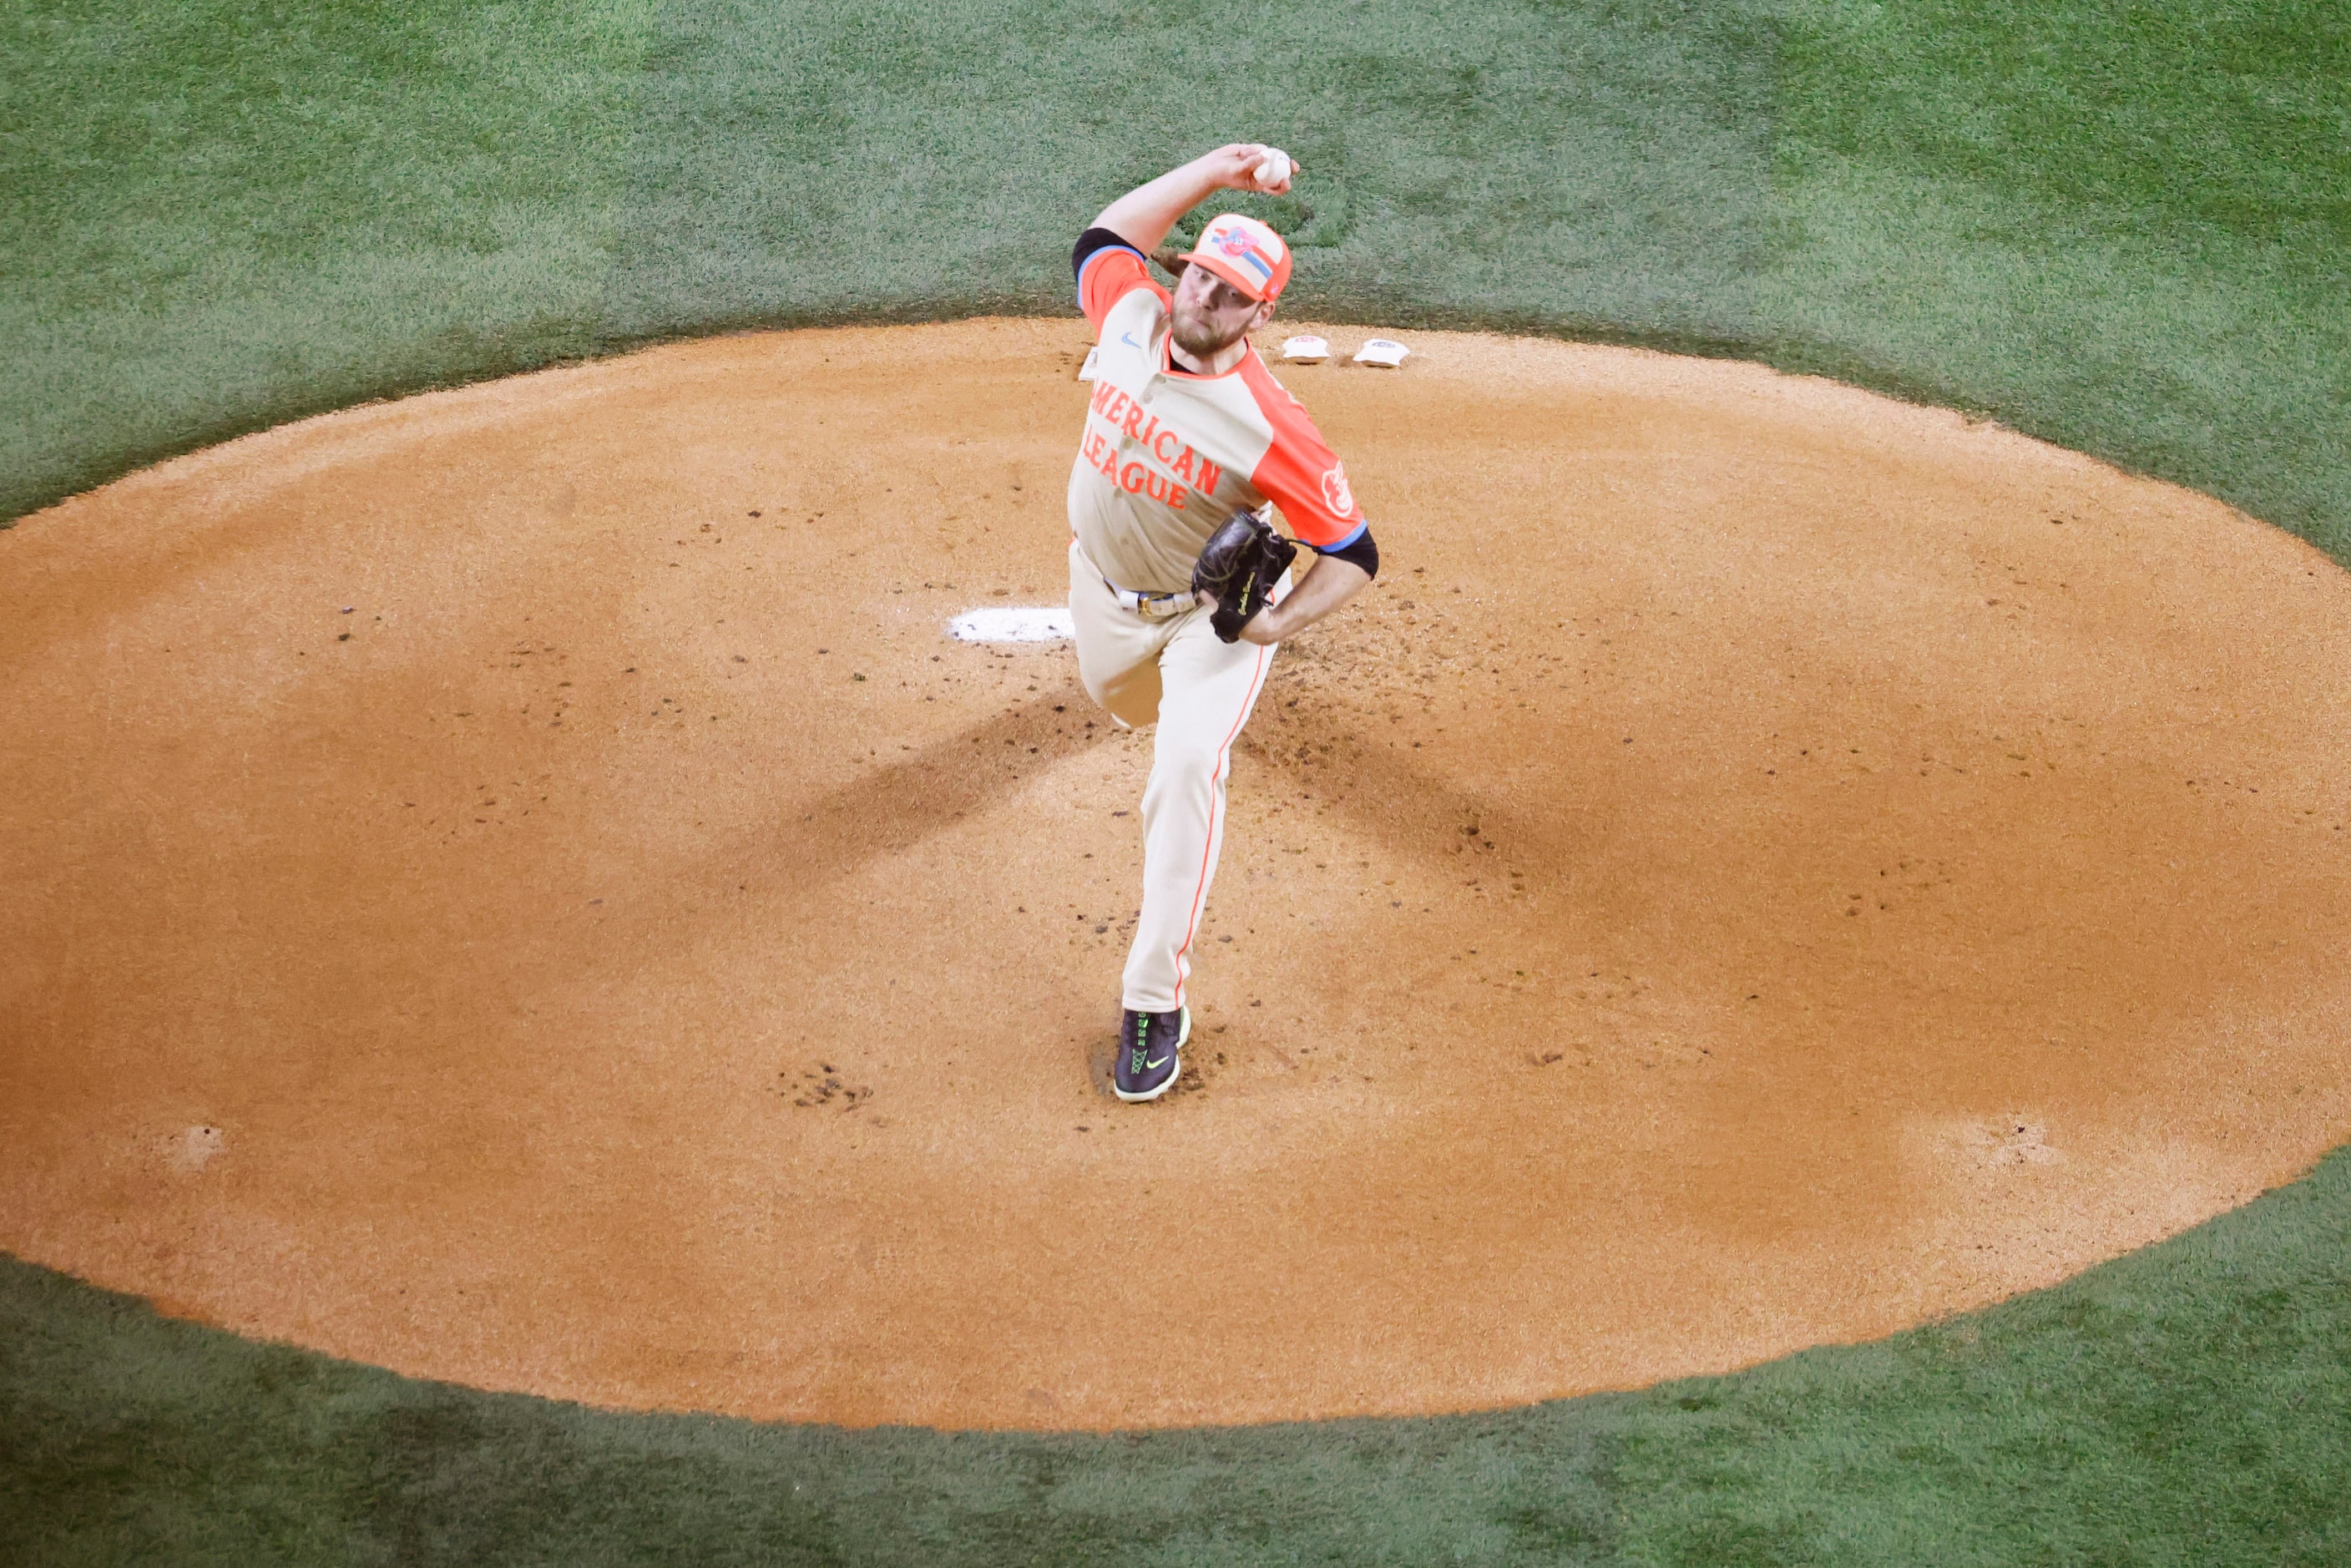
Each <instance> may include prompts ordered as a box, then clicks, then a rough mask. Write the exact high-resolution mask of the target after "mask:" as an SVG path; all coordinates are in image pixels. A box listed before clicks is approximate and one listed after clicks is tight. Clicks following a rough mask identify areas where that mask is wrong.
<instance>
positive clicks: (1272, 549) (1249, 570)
mask: <svg viewBox="0 0 2351 1568" xmlns="http://www.w3.org/2000/svg"><path fill="white" fill-rule="evenodd" d="M1295 559H1298V546H1297V545H1295V544H1294V543H1292V542H1291V541H1290V540H1289V539H1286V538H1282V537H1281V536H1280V534H1278V533H1275V532H1274V531H1273V526H1272V525H1271V524H1270V523H1268V522H1267V521H1266V520H1265V519H1264V518H1263V517H1259V516H1258V514H1256V513H1255V512H1235V513H1234V514H1233V515H1232V516H1231V517H1228V518H1227V519H1226V521H1225V526H1224V527H1222V528H1218V529H1217V531H1216V532H1215V533H1213V534H1210V535H1209V536H1208V542H1207V546H1206V547H1205V548H1203V549H1201V551H1200V559H1198V560H1196V561H1195V562H1193V563H1192V591H1194V592H1195V593H1206V594H1207V595H1209V596H1210V597H1212V598H1213V599H1215V600H1216V601H1217V608H1216V611H1215V612H1214V613H1212V614H1211V615H1210V616H1209V617H1208V625H1209V626H1210V627H1211V628H1212V629H1213V630H1214V631H1215V632H1216V633H1217V640H1218V641H1220V642H1225V643H1238V642H1239V641H1240V635H1241V628H1242V627H1244V626H1246V625H1248V624H1249V621H1250V619H1251V618H1252V617H1254V616H1255V615H1256V614H1257V612H1259V611H1260V610H1262V609H1264V608H1265V607H1266V604H1267V602H1268V601H1269V600H1270V598H1271V597H1272V594H1273V589H1274V585H1275V584H1276V583H1278V582H1280V580H1281V574H1282V573H1283V572H1285V571H1288V570H1290V562H1291V561H1293V560H1295Z"/></svg>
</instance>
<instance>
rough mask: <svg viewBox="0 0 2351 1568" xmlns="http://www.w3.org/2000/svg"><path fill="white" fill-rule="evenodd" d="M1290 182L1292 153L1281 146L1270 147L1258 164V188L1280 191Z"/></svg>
mask: <svg viewBox="0 0 2351 1568" xmlns="http://www.w3.org/2000/svg"><path fill="white" fill-rule="evenodd" d="M1288 183H1290V154H1289V153H1287V152H1283V151H1282V150H1281V149H1280V148H1279V147H1270V148H1268V149H1267V150H1266V154H1265V157H1264V158H1263V159H1261V160H1260V161H1259V163H1258V166H1257V188H1258V189H1259V190H1260V191H1279V190H1280V189H1281V187H1282V186H1284V185H1286V184H1288Z"/></svg>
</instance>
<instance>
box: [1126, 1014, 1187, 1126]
mask: <svg viewBox="0 0 2351 1568" xmlns="http://www.w3.org/2000/svg"><path fill="white" fill-rule="evenodd" d="M1191 1038H1192V1009H1190V1008H1177V1009H1175V1011H1174V1012H1172V1013H1139V1012H1136V1011H1135V1010H1134V1009H1132V1008H1130V1009H1127V1013H1126V1019H1125V1021H1124V1022H1123V1023H1122V1024H1120V1025H1119V1030H1118V1060H1117V1061H1115V1062H1114V1063H1113V1064H1112V1068H1111V1089H1112V1091H1113V1092H1115V1093H1116V1094H1117V1095H1118V1097H1119V1098H1120V1099H1122V1100H1124V1101H1126V1102H1128V1103H1140V1102H1142V1101H1144V1100H1156V1099H1158V1098H1159V1097H1160V1096H1161V1095H1162V1094H1165V1093H1166V1092H1167V1091H1169V1090H1170V1089H1173V1088H1175V1075H1176V1074H1177V1073H1179V1072H1181V1071H1184V1059H1183V1058H1182V1057H1181V1056H1179V1055H1178V1054H1176V1053H1177V1052H1179V1051H1182V1050H1183V1049H1184V1042H1185V1041H1186V1040H1189V1039H1191Z"/></svg>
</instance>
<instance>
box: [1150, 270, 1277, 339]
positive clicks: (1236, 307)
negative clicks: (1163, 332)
mask: <svg viewBox="0 0 2351 1568" xmlns="http://www.w3.org/2000/svg"><path fill="white" fill-rule="evenodd" d="M1264 309H1265V305H1264V302H1263V301H1261V300H1257V299H1251V298H1249V296H1248V295H1246V294H1243V293H1242V292H1241V291H1240V290H1239V289H1238V288H1235V287H1233V286H1232V285H1231V284H1229V283H1227V282H1226V281H1225V280H1224V279H1223V278H1221V277H1217V275H1216V274H1215V273H1213V272H1210V271H1209V270H1208V269H1207V267H1186V268H1185V269H1184V276H1183V277H1181V278H1179V279H1177V280H1176V284H1175V305H1174V307H1173V308H1171V309H1170V310H1169V311H1168V329H1169V330H1170V331H1171V332H1172V333H1173V334H1174V335H1175V346H1176V347H1177V348H1179V349H1181V350H1184V351H1185V352H1186V354H1189V355H1190V356H1191V357H1192V358H1194V359H1196V360H1205V359H1208V358H1210V357H1211V356H1213V355H1217V354H1220V353H1222V352H1224V351H1225V350H1227V349H1228V348H1230V347H1232V345H1233V344H1234V343H1236V342H1238V341H1239V340H1240V337H1241V334H1243V333H1244V332H1247V331H1248V330H1249V329H1250V328H1251V327H1254V326H1256V325H1257V324H1258V322H1259V319H1260V318H1259V312H1260V311H1262V310H1264Z"/></svg>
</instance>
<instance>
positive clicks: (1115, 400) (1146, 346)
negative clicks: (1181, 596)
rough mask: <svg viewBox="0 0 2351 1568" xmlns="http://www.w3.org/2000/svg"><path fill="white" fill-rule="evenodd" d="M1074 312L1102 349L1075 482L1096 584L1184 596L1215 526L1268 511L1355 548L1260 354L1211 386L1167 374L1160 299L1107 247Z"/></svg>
mask: <svg viewBox="0 0 2351 1568" xmlns="http://www.w3.org/2000/svg"><path fill="white" fill-rule="evenodd" d="M1092 234H1106V231H1100V230H1097V231H1092ZM1092 234H1090V235H1089V237H1090V238H1091V237H1092ZM1078 303H1079V305H1080V307H1081V308H1083V309H1084V311H1085V313H1086V319H1087V320H1088V321H1090V322H1092V324H1093V328H1094V331H1095V335H1096V339H1097V348H1098V350H1099V351H1098V352H1097V354H1096V356H1095V361H1094V377H1095V379H1094V382H1093V397H1092V402H1089V403H1088V405H1087V408H1086V428H1085V436H1084V439H1083V440H1082V441H1081V442H1080V444H1079V446H1078V460H1077V462H1076V464H1075V465H1073V466H1072V467H1071V470H1070V527H1071V529H1072V530H1073V531H1074V532H1075V533H1076V534H1077V537H1078V546H1079V548H1080V549H1082V550H1084V551H1085V553H1086V555H1087V557H1088V558H1089V559H1092V562H1093V563H1094V566H1095V567H1096V568H1097V569H1098V570H1100V571H1101V572H1102V575H1103V576H1104V577H1106V578H1108V579H1109V580H1111V581H1112V582H1113V583H1115V584H1116V585H1117V586H1119V587H1121V588H1125V589H1132V590H1134V591H1136V592H1140V593H1178V592H1182V591H1184V590H1185V589H1186V588H1188V587H1189V586H1190V585H1191V581H1192V563H1193V562H1194V561H1195V560H1196V559H1199V554H1200V549H1201V547H1202V546H1203V545H1205V544H1207V542H1208V536H1209V535H1210V534H1212V533H1214V532H1216V530H1217V526H1218V525H1219V524H1221V523H1222V522H1224V520H1225V519H1226V518H1228V517H1231V516H1232V515H1233V513H1234V512H1235V511H1238V510H1239V509H1241V508H1242V507H1257V506H1261V505H1263V504H1264V503H1265V502H1267V501H1269V500H1270V501H1271V502H1273V503H1274V505H1276V506H1278V507H1280V508H1281V515H1282V517H1283V519H1284V520H1285V521H1286V522H1288V523H1289V525H1290V532H1291V533H1293V534H1295V535H1297V536H1298V538H1301V540H1303V541H1304V542H1306V543H1307V544H1310V545H1313V546H1316V547H1318V548H1320V549H1326V550H1329V549H1343V548H1345V547H1347V546H1349V545H1351V544H1353V543H1354V542H1355V541H1356V540H1357V539H1358V538H1362V537H1363V535H1364V529H1365V527H1366V524H1365V522H1364V514H1363V512H1362V510H1361V508H1359V507H1357V506H1356V505H1355V497H1354V496H1353V493H1352V492H1350V490H1349V489H1348V487H1347V474H1346V470H1345V469H1344V468H1343V467H1342V466H1341V465H1340V463H1339V459H1338V458H1337V457H1336V456H1335V455H1333V454H1332V451H1331V449H1330V447H1329V446H1327V445H1325V444H1323V441H1322V435H1321V434H1320V433H1319V432H1317V431H1316V430H1315V428H1314V422H1313V421H1312V420H1311V419H1309V418H1308V417H1307V416H1306V410H1305V408H1304V406H1303V405H1301V403H1300V402H1299V401H1298V400H1297V399H1296V398H1294V397H1292V396H1290V393H1289V392H1285V391H1284V390H1282V387H1281V384H1280V382H1276V381H1275V380H1274V379H1273V376H1272V374H1271V373H1270V372H1269V371H1267V370H1266V368H1265V362H1264V361H1262V360H1259V358H1258V357H1257V350H1255V349H1250V350H1249V351H1248V352H1247V353H1245V354H1244V355H1243V356H1242V357H1241V361H1240V363H1239V364H1238V366H1236V367H1235V368H1234V369H1232V370H1231V371H1227V372H1226V373H1225V374H1223V375H1220V376H1196V375H1193V374H1190V373H1189V372H1187V371H1182V370H1179V369H1177V368H1176V367H1175V362H1174V361H1173V360H1172V359H1171V358H1170V357H1169V354H1168V344H1169V339H1170V328H1169V321H1168V308H1169V298H1168V294H1167V291H1166V290H1165V288H1162V287H1160V286H1159V285H1158V284H1157V283H1155V282H1154V281H1153V280H1152V277H1151V275H1150V274H1149V273H1148V272H1147V271H1145V270H1144V259H1143V256H1142V255H1141V254H1140V253H1139V252H1137V251H1136V250H1134V248H1133V247H1132V246H1125V245H1120V244H1105V245H1103V246H1102V247H1101V248H1099V249H1096V250H1095V251H1094V252H1093V253H1092V255H1090V256H1084V257H1083V259H1082V260H1081V262H1080V264H1079V271H1078Z"/></svg>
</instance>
